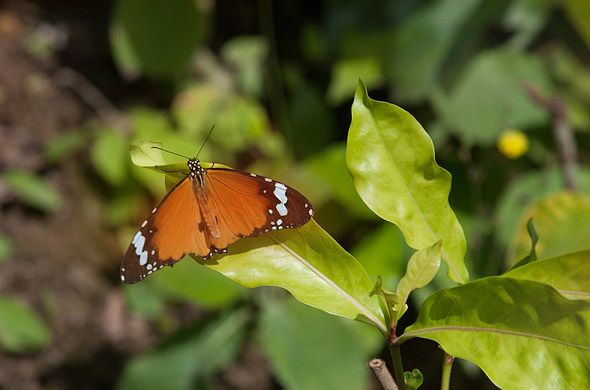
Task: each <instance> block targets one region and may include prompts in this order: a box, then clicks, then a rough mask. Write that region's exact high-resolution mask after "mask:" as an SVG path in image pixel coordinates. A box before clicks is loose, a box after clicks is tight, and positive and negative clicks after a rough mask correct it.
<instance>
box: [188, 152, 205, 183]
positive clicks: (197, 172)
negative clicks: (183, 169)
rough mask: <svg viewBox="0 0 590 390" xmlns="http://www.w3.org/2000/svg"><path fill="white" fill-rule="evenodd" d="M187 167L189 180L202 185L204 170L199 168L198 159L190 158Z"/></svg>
mask: <svg viewBox="0 0 590 390" xmlns="http://www.w3.org/2000/svg"><path fill="white" fill-rule="evenodd" d="M186 164H187V165H188V174H189V176H190V179H191V180H192V181H193V182H194V181H197V182H198V183H199V184H200V185H202V183H203V174H204V173H205V170H204V169H203V167H201V162H200V161H199V159H198V158H190V159H189V160H188V162H187V163H186Z"/></svg>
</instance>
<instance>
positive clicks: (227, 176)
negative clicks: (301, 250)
mask: <svg viewBox="0 0 590 390" xmlns="http://www.w3.org/2000/svg"><path fill="white" fill-rule="evenodd" d="M188 169H189V174H188V175H187V176H186V177H185V178H184V179H182V180H181V181H180V182H179V183H178V184H177V185H176V186H175V187H174V188H173V189H172V190H171V191H170V192H169V193H168V195H166V197H165V198H164V199H163V200H162V201H161V202H160V204H159V205H158V206H157V207H155V208H154V209H153V210H152V214H151V216H150V217H149V218H148V219H146V220H145V221H143V223H142V224H141V227H140V228H139V230H138V232H137V233H136V234H135V237H134V238H133V241H132V242H131V244H130V245H129V249H127V254H126V255H125V259H124V260H123V262H122V264H121V280H122V281H123V282H125V283H136V282H139V281H140V280H142V279H143V278H145V277H146V276H147V275H150V274H152V273H153V272H155V271H156V270H158V269H160V268H162V267H164V266H166V265H170V266H171V265H174V264H175V263H176V262H177V261H179V260H180V259H182V258H183V257H184V256H185V255H187V254H195V255H198V256H203V257H204V258H205V259H208V258H210V257H211V256H213V254H215V253H227V247H228V246H229V245H230V244H231V243H233V242H235V241H237V240H239V239H240V238H242V237H253V236H258V235H260V234H263V233H266V232H269V231H271V230H280V229H288V228H294V227H297V226H301V225H303V224H305V223H306V222H307V221H309V220H310V218H311V217H312V216H313V209H312V207H311V203H310V202H309V201H308V200H307V199H306V198H305V197H304V196H303V195H301V194H300V193H299V192H297V191H296V190H294V189H293V188H291V187H289V186H286V185H285V184H283V183H280V182H278V181H275V180H272V179H269V178H266V177H262V176H258V175H255V174H253V173H247V172H241V171H236V170H232V169H227V168H203V167H201V164H200V163H199V160H198V159H196V158H193V159H189V160H188Z"/></svg>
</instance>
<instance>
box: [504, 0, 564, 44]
mask: <svg viewBox="0 0 590 390" xmlns="http://www.w3.org/2000/svg"><path fill="white" fill-rule="evenodd" d="M555 5H556V2H555V1H554V0H517V1H513V2H511V4H510V7H509V8H508V10H507V11H506V14H505V17H504V21H503V24H504V25H505V27H506V29H507V30H508V31H511V32H514V34H513V35H512V37H511V39H510V41H511V44H512V45H513V46H514V47H517V48H519V49H523V50H524V49H526V47H527V46H528V45H530V44H531V42H532V41H533V40H534V39H535V37H536V36H537V35H538V34H539V33H540V32H541V31H542V29H543V27H545V24H546V23H547V20H548V19H549V17H550V16H551V11H553V8H554V7H555Z"/></svg>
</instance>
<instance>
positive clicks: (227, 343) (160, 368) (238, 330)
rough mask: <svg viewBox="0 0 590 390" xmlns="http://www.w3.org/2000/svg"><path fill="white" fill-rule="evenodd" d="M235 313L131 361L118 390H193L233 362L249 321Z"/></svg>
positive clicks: (242, 313) (245, 314)
mask: <svg viewBox="0 0 590 390" xmlns="http://www.w3.org/2000/svg"><path fill="white" fill-rule="evenodd" d="M248 317H249V316H248V314H247V313H246V312H245V311H236V312H234V313H231V314H229V315H225V316H223V317H221V318H220V319H218V320H217V321H214V322H213V323H211V324H209V325H208V326H207V327H206V328H204V329H194V330H193V331H191V332H190V334H189V335H188V336H186V337H185V338H183V339H181V340H178V342H176V343H171V344H169V345H167V346H164V347H162V348H160V349H156V350H155V351H152V352H149V353H147V354H145V355H143V356H140V357H138V358H135V359H133V360H131V361H130V363H128V364H127V366H126V367H125V371H124V372H123V376H122V379H121V381H120V382H119V386H118V388H119V389H122V390H126V389H187V390H188V389H192V388H195V382H196V381H197V380H199V379H201V380H202V379H203V378H205V377H208V376H210V375H211V374H213V373H214V372H215V371H217V370H219V369H221V368H223V367H224V366H226V365H227V364H229V363H230V362H231V361H233V359H234V358H235V356H236V354H237V352H238V350H239V347H240V344H241V341H242V339H243V336H244V331H245V325H246V323H247V321H248Z"/></svg>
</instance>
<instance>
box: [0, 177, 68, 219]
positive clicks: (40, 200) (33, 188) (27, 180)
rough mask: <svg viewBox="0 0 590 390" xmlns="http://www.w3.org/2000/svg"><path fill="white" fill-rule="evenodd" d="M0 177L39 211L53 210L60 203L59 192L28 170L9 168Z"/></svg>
mask: <svg viewBox="0 0 590 390" xmlns="http://www.w3.org/2000/svg"><path fill="white" fill-rule="evenodd" d="M0 179H3V180H4V182H5V183H6V184H7V185H8V187H9V188H10V189H12V191H14V192H15V193H16V195H17V196H18V197H19V198H21V199H22V200H23V202H25V203H27V204H28V205H29V206H31V207H35V208H37V209H39V210H41V211H45V212H50V211H55V210H56V209H57V208H58V207H59V206H60V204H61V199H60V197H59V194H58V193H57V192H56V191H55V190H54V189H53V188H52V187H51V186H50V185H49V183H48V182H47V181H46V180H45V179H44V178H43V177H41V176H38V175H37V174H34V173H32V172H28V171H20V170H10V171H6V172H4V173H2V174H1V175H0Z"/></svg>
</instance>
